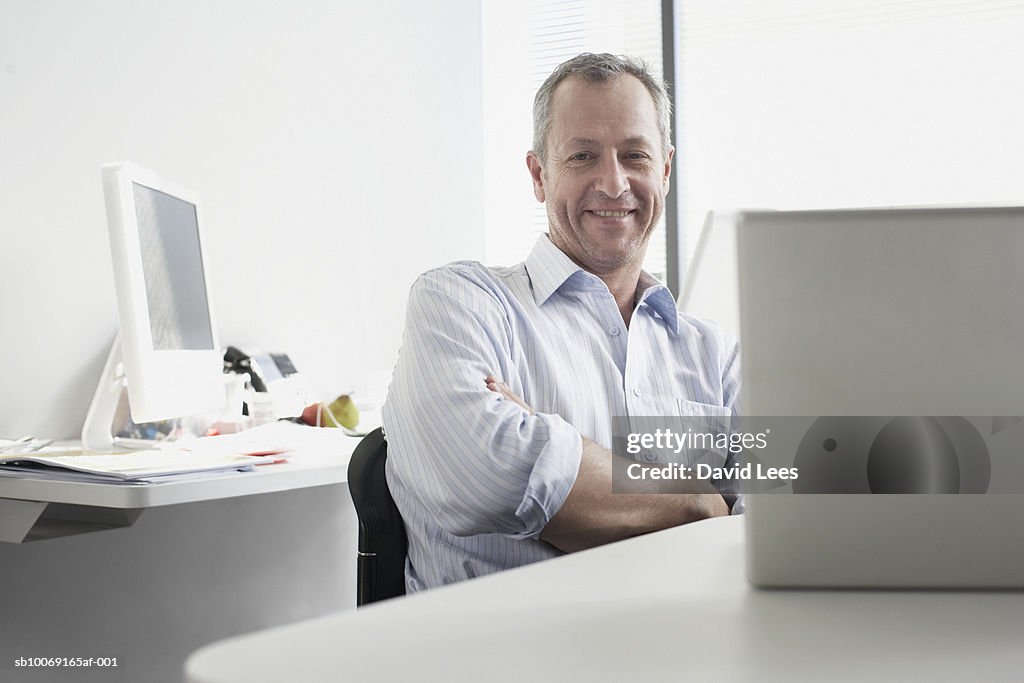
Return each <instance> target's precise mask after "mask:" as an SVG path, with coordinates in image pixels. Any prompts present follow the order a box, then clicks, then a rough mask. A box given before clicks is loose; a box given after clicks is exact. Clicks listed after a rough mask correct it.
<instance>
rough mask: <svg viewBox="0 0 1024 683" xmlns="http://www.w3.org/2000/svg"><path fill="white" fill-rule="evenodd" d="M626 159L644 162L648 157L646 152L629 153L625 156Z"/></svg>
mask: <svg viewBox="0 0 1024 683" xmlns="http://www.w3.org/2000/svg"><path fill="white" fill-rule="evenodd" d="M626 158H627V159H630V160H631V161H644V160H646V159H649V158H650V157H649V156H648V155H647V153H646V152H630V153H629V154H627V155H626Z"/></svg>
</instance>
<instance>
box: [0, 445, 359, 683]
mask: <svg viewBox="0 0 1024 683" xmlns="http://www.w3.org/2000/svg"><path fill="white" fill-rule="evenodd" d="M318 433H322V437H323V440H324V442H325V443H323V444H321V446H322V447H314V448H312V449H311V450H310V449H307V450H306V451H300V452H297V453H296V454H295V455H294V457H293V458H292V460H291V462H289V463H287V464H280V465H268V466H265V467H260V468H257V470H256V471H255V472H242V473H232V474H230V475H226V476H217V477H213V478H200V479H193V480H186V481H176V482H169V483H164V484H156V485H149V486H142V487H136V486H132V487H123V486H116V485H104V484H72V483H67V482H53V481H43V480H27V479H17V480H15V479H2V478H0V496H4V497H6V500H7V501H8V502H9V503H11V504H15V503H17V502H19V501H22V502H25V503H26V504H27V503H33V502H35V503H45V504H47V506H48V509H53V508H56V509H57V511H58V512H60V511H64V512H67V511H68V510H69V509H75V510H78V511H79V512H81V511H82V510H87V511H93V512H95V513H96V514H98V515H99V514H104V513H105V514H108V515H117V514H121V513H124V514H129V513H131V514H135V513H139V512H140V511H141V516H140V517H138V518H137V521H135V522H134V524H132V525H130V526H125V527H124V528H109V529H107V530H104V531H101V532H99V533H80V534H77V535H66V534H57V535H56V536H60V537H54V536H51V537H49V538H45V539H44V540H43V539H41V540H38V541H37V542H32V543H0V605H2V606H3V608H2V617H0V681H6V680H12V681H19V683H28V682H33V681H40V682H42V681H46V682H48V681H52V680H55V679H56V678H66V679H67V680H74V681H76V683H81V682H83V681H87V682H88V681H96V682H97V683H99V682H103V683H107V682H108V681H121V680H123V681H147V682H166V683H172V682H173V683H179V682H180V680H181V670H182V666H183V664H184V661H185V657H186V656H187V655H188V654H189V653H190V652H192V651H194V650H195V649H196V648H197V647H199V646H201V645H202V644H204V643H208V642H211V641H213V640H217V639H220V638H225V637H228V636H232V635H236V634H239V633H245V632H249V631H252V630H254V629H260V628H268V627H271V626H277V625H280V624H285V623H292V622H296V621H299V620H302V619H309V618H312V617H316V616H320V615H323V614H328V613H334V612H339V611H341V610H345V609H351V608H353V607H354V606H355V580H356V579H355V555H356V535H357V524H356V518H355V511H354V509H353V507H352V502H351V499H350V498H349V494H348V487H347V485H346V483H345V482H346V479H347V477H346V472H347V467H348V460H349V456H350V455H351V451H352V449H353V448H354V447H355V445H356V444H357V443H358V441H359V440H358V439H355V438H351V437H345V436H344V435H342V434H341V433H339V432H337V431H336V430H319V432H318ZM2 522H3V520H0V523H2ZM37 526H38V525H37ZM112 526H116V524H115V525H112ZM83 530H84V529H83ZM44 535H45V534H44ZM21 656H24V657H56V656H59V657H84V658H89V657H116V658H118V661H119V666H118V668H117V669H98V668H91V669H76V670H75V671H74V673H71V672H67V671H64V672H63V675H58V674H57V673H56V672H55V670H54V669H42V668H40V669H25V668H21V669H15V668H14V661H15V659H16V658H17V657H21Z"/></svg>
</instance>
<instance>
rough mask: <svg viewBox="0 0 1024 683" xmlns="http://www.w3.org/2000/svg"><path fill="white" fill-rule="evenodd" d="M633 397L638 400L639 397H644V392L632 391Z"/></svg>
mask: <svg viewBox="0 0 1024 683" xmlns="http://www.w3.org/2000/svg"><path fill="white" fill-rule="evenodd" d="M633 395H634V396H636V397H637V398H640V397H641V396H643V395H644V392H642V391H640V389H639V388H637V389H633Z"/></svg>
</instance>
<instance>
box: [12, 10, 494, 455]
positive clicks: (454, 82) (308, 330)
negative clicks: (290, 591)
mask: <svg viewBox="0 0 1024 683" xmlns="http://www.w3.org/2000/svg"><path fill="white" fill-rule="evenodd" d="M479 24H480V7H479V2H478V0H440V1H433V2H429V3H418V2H414V1H412V0H407V1H394V2H373V3H364V2H353V1H346V2H337V1H333V2H332V1H328V0H321V1H316V0H300V1H299V2H291V3H287V4H286V3H282V2H271V1H269V0H264V1H261V2H253V1H251V0H249V1H244V2H243V1H241V0H237V1H236V0H230V1H228V0H221V1H218V2H213V3H207V2H202V1H200V0H176V1H175V2H173V3H166V2H165V3H158V2H155V1H154V2H130V1H128V0H86V1H82V2H77V1H76V2H72V1H70V0H69V1H63V2H61V1H57V0H43V1H40V2H28V1H21V2H18V1H17V0H0V377H2V380H0V436H12V437H16V436H18V435H20V434H23V433H34V434H36V435H43V436H55V437H66V436H73V435H76V434H77V433H78V432H79V430H80V429H81V425H82V421H83V419H84V416H85V411H86V409H87V407H88V402H89V399H90V398H91V395H92V391H93V390H94V388H95V385H96V380H97V378H98V376H99V371H100V368H101V365H102V362H103V360H104V359H105V356H106V353H107V349H108V346H109V343H110V340H111V337H112V335H113V333H114V331H115V329H116V325H117V315H116V307H115V300H114V291H113V281H112V275H111V270H110V256H109V251H108V246H107V236H106V222H105V221H106V219H105V214H104V209H103V197H102V189H101V185H100V177H99V167H100V164H101V163H103V162H107V161H116V160H124V159H130V160H133V161H137V162H139V163H141V164H143V165H145V166H148V167H150V168H153V169H155V170H157V171H158V172H160V173H162V174H163V175H165V176H167V177H169V178H171V179H173V180H175V181H177V182H178V183H180V184H182V185H185V186H188V187H191V188H193V189H195V190H197V191H198V192H199V193H200V194H201V196H202V198H203V202H204V208H205V212H206V218H207V226H206V228H207V230H206V237H207V242H208V243H207V252H208V256H209V263H210V270H211V273H210V275H211V277H212V285H211V286H212V292H211V297H212V302H213V304H214V306H215V308H216V313H217V317H218V323H219V327H220V332H221V340H222V342H223V343H232V344H247V343H248V344H253V343H255V344H258V345H260V346H262V347H263V348H264V349H266V350H269V351H285V352H287V353H289V354H291V355H292V358H293V360H294V361H295V362H296V365H297V366H298V367H299V369H300V370H301V371H303V372H305V373H307V374H308V375H310V377H311V378H312V380H313V382H314V387H315V389H316V390H317V392H318V393H320V394H321V395H322V396H324V397H327V396H331V395H333V394H337V393H339V392H341V391H344V390H348V389H353V388H355V389H357V390H359V389H364V390H368V389H365V388H366V387H368V386H369V385H370V384H372V383H374V382H379V381H380V376H381V374H382V373H384V374H388V375H389V374H390V371H391V368H392V366H393V364H394V361H395V358H396V354H397V350H398V347H399V344H400V338H401V330H402V326H403V318H404V305H405V299H406V294H407V290H408V287H409V285H410V284H411V282H412V280H413V278H414V277H415V275H416V274H417V273H419V272H420V271H422V270H424V269H426V268H428V267H431V266H434V265H439V264H441V263H444V262H447V261H450V260H454V259H457V258H481V257H482V254H483V232H482V228H481V222H482V217H483V209H482V206H483V204H482V199H481V194H482V180H481V176H482V158H483V153H482V142H483V134H482V126H481V111H482V85H481V70H480V56H479V55H480V27H479Z"/></svg>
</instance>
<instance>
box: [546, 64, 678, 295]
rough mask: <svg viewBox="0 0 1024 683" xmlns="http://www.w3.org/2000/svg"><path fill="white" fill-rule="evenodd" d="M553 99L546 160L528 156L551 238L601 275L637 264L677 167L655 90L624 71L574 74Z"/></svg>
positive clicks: (589, 268)
mask: <svg viewBox="0 0 1024 683" xmlns="http://www.w3.org/2000/svg"><path fill="white" fill-rule="evenodd" d="M551 105H552V106H551V128H550V130H549V131H548V138H547V157H548V158H547V162H546V163H544V164H543V165H542V164H541V161H540V159H539V158H538V157H537V156H536V155H535V154H534V153H533V152H530V153H529V154H528V155H527V158H526V162H527V165H528V166H529V168H530V174H531V176H532V177H533V192H534V195H535V196H536V197H537V200H538V201H542V202H544V203H545V205H546V207H547V213H548V223H549V234H550V236H551V241H552V242H554V244H555V246H557V247H558V248H560V249H561V250H562V251H564V252H565V253H566V254H568V255H569V257H570V258H572V260H573V261H575V262H576V263H577V264H579V265H580V266H582V267H583V268H585V269H586V270H588V271H590V272H592V273H594V274H596V275H603V274H607V273H613V272H615V271H619V270H622V269H624V268H626V269H629V268H633V267H636V268H639V267H640V265H641V263H642V262H643V257H644V253H645V252H646V250H647V242H648V240H649V239H650V236H651V232H652V231H653V230H654V226H655V224H656V223H657V222H658V219H659V218H660V217H661V213H662V211H663V209H664V205H665V195H666V194H667V193H668V187H669V173H670V171H671V169H672V153H673V150H669V153H668V155H667V156H666V155H665V154H663V153H662V148H661V134H660V132H659V130H658V115H657V112H656V110H655V108H654V101H653V100H652V99H651V95H650V93H648V91H647V89H646V88H645V87H644V85H643V83H641V82H640V81H639V80H638V79H637V78H635V77H633V76H630V75H626V74H623V75H621V76H618V77H617V78H615V79H614V80H612V81H610V82H607V83H602V84H594V85H591V84H589V83H587V82H586V81H584V80H583V79H581V78H578V77H576V76H569V77H568V78H566V79H565V80H564V81H562V82H561V83H560V84H559V86H558V87H557V88H556V89H555V94H554V97H553V98H552V103H551Z"/></svg>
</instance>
